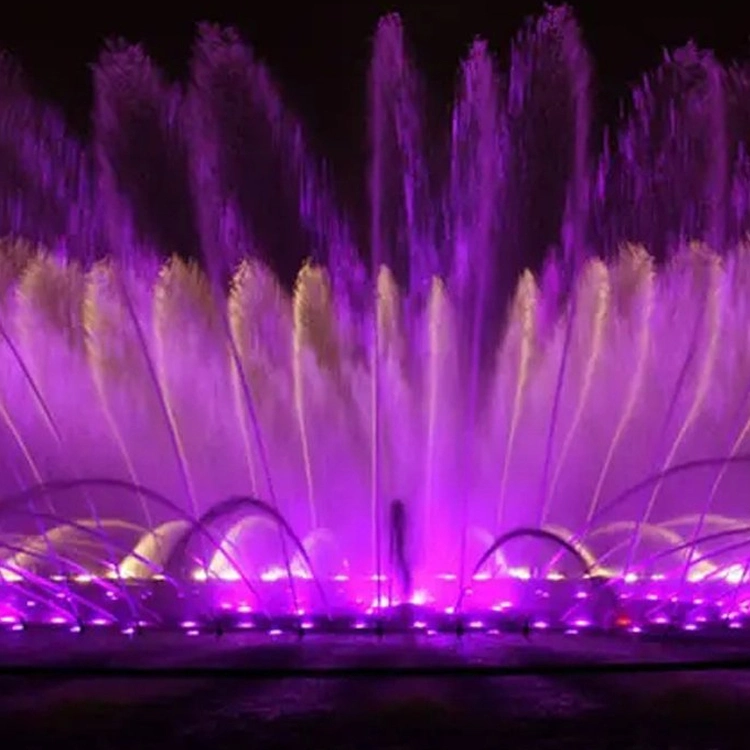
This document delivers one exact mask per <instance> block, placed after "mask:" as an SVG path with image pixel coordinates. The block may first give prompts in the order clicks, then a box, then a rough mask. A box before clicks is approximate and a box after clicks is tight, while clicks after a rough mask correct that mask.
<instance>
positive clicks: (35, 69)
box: [0, 0, 750, 148]
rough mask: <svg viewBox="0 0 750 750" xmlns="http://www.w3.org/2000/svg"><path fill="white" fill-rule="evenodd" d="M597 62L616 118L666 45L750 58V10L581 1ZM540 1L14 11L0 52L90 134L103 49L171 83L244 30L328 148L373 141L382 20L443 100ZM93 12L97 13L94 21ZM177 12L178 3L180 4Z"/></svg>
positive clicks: (604, 96)
mask: <svg viewBox="0 0 750 750" xmlns="http://www.w3.org/2000/svg"><path fill="white" fill-rule="evenodd" d="M571 5H572V6H573V7H574V8H575V10H576V14H577V17H578V19H579V22H580V24H581V26H582V28H583V32H584V36H585V38H586V41H587V43H588V44H589V47H590V49H591V51H592V53H593V56H594V58H595V61H596V68H597V75H598V83H599V90H600V100H599V106H600V108H601V109H602V111H603V112H604V113H605V114H606V115H609V114H610V113H612V112H614V111H615V108H616V103H617V100H618V98H619V97H621V96H622V95H623V93H624V92H626V91H627V85H628V83H631V82H634V81H636V80H637V79H638V78H639V77H640V75H641V73H642V72H644V71H645V70H647V69H649V68H652V67H654V66H655V65H656V64H657V63H658V61H659V59H660V57H661V55H662V52H661V50H662V48H663V47H665V46H666V47H669V48H672V47H675V46H679V45H681V44H684V43H685V42H686V41H687V40H688V39H691V38H692V39H694V40H695V41H696V42H697V43H698V44H699V45H700V46H705V47H711V48H712V49H715V50H716V51H717V53H718V54H719V56H720V57H721V58H722V59H730V58H735V57H745V56H747V57H750V49H748V48H749V47H750V44H749V41H748V40H749V39H750V7H744V8H743V5H744V4H742V3H726V2H719V3H713V4H707V3H704V2H696V3H692V4H687V5H686V4H684V3H682V4H678V3H675V2H673V1H672V2H665V0H655V1H654V2H651V3H643V2H639V3H637V4H635V5H634V4H633V3H627V4H625V3H622V4H614V3H608V2H603V1H602V0H590V1H589V2H585V1H581V2H573V3H571ZM543 6H544V4H543V3H542V2H530V1H529V0H526V1H525V2H521V0H495V2H491V1H490V0H485V2H478V1H477V0H463V1H462V2H453V3H448V2H435V1H433V2H429V1H427V0H424V1H423V2H410V1H408V0H405V1H403V2H400V3H384V2H370V1H369V0H350V2H319V3H309V4H306V5H305V4H302V3H291V2H287V1H286V0H276V1H275V2H271V3H244V4H241V3H221V2H215V3H203V4H201V3H189V4H185V6H184V7H183V8H181V7H180V6H179V5H175V6H174V10H171V9H170V10H169V11H168V10H167V8H166V7H165V6H161V5H159V4H158V3H157V4H145V3H142V2H133V3H125V4H116V3H104V4H98V5H88V4H86V5H84V4H83V3H81V4H80V5H79V6H78V8H77V7H76V3H75V2H71V3H59V4H56V6H48V5H41V4H37V3H35V2H29V3H20V4H18V3H16V4H14V6H13V9H12V12H11V11H9V12H8V14H7V17H5V18H3V19H2V23H0V47H3V48H5V49H6V50H8V51H10V52H11V54H12V55H14V56H15V57H16V58H17V59H19V60H20V61H21V63H22V66H23V68H24V69H25V70H26V72H27V74H28V76H29V78H30V79H31V81H32V82H33V85H34V86H35V87H36V89H37V90H38V92H39V94H40V95H42V96H44V97H45V98H47V99H50V100H51V101H54V102H55V103H57V104H58V105H61V106H63V107H64V109H65V111H66V113H67V115H68V118H69V120H70V121H71V123H72V124H73V125H74V127H75V128H76V129H77V130H78V131H83V132H85V130H86V129H87V128H88V124H89V112H90V106H91V76H90V70H89V66H90V64H91V63H92V62H94V61H95V60H96V57H97V55H98V52H99V51H100V50H101V48H102V45H103V43H104V41H105V40H106V39H107V38H112V37H124V38H126V39H127V40H129V41H133V42H135V41H140V42H143V43H144V44H145V45H146V48H147V49H148V51H149V52H150V53H151V54H152V56H153V57H154V58H156V60H158V61H159V63H160V64H161V65H162V66H163V67H164V68H165V69H166V70H167V71H168V73H169V74H170V75H172V76H175V77H178V76H182V75H184V74H185V72H186V69H187V62H188V59H189V54H190V47H191V44H192V41H193V37H194V30H195V24H196V22H198V21H201V20H210V21H216V22H219V23H225V24H231V25H234V26H236V27H237V28H239V29H240V31H241V32H242V35H243V36H244V37H245V39H246V40H247V41H248V42H250V43H251V44H252V45H253V47H254V48H255V50H256V52H257V53H258V55H259V56H260V57H262V58H263V59H264V60H266V62H267V63H268V64H269V65H270V67H271V69H272V70H273V72H274V74H275V75H276V78H277V79H278V80H279V81H280V82H281V84H282V87H283V90H284V92H285V96H286V100H287V102H288V103H289V104H290V105H291V106H292V108H293V109H294V110H296V111H297V112H298V113H300V114H301V115H302V116H303V118H304V120H305V122H306V123H307V125H308V128H309V129H310V134H311V136H312V138H313V141H314V142H315V141H318V142H319V144H320V145H321V146H323V147H324V148H327V147H329V146H330V145H331V144H338V143H340V142H341V141H342V139H343V140H344V141H347V142H356V141H358V140H361V139H363V138H364V133H365V124H364V118H363V114H364V103H365V95H366V94H365V76H366V69H367V64H368V59H369V45H370V37H371V34H372V32H373V29H374V27H375V24H376V22H377V19H378V17H379V16H381V15H383V14H384V13H387V12H389V11H392V10H398V11H399V12H400V13H401V15H402V16H403V18H404V21H405V25H406V28H407V32H408V36H409V38H410V40H411V43H412V49H413V51H414V54H415V56H416V59H417V61H418V63H419V66H420V68H421V70H422V71H423V72H424V74H425V75H426V77H427V79H428V80H429V81H430V83H431V86H432V90H433V91H435V92H439V93H441V94H442V93H445V98H446V100H447V99H448V98H449V96H448V93H449V92H450V91H451V88H452V85H453V82H454V80H455V72H456V69H457V64H458V60H459V58H460V57H461V55H462V54H463V53H464V51H465V50H466V49H467V46H468V44H469V43H470V41H471V40H472V38H473V37H475V36H481V37H484V38H487V39H488V40H489V41H490V44H491V46H492V48H493V50H494V51H495V52H497V53H498V54H499V55H500V56H501V57H502V56H503V55H505V54H506V53H507V51H508V45H509V41H510V39H511V37H512V36H513V34H514V33H515V32H516V31H517V30H518V28H519V26H520V25H521V23H522V21H523V19H524V17H526V16H528V15H532V14H537V13H539V12H541V10H542V8H543ZM90 8H94V9H95V10H94V11H93V12H92V11H91V10H90ZM170 8H171V6H170Z"/></svg>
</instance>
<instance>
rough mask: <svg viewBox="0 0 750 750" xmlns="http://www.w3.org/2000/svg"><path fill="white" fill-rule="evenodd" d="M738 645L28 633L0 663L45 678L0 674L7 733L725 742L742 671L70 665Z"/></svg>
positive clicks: (60, 743)
mask: <svg viewBox="0 0 750 750" xmlns="http://www.w3.org/2000/svg"><path fill="white" fill-rule="evenodd" d="M746 652H747V649H743V648H741V647H740V646H736V645H735V646H726V647H723V648H717V646H716V645H715V644H712V645H711V646H710V647H708V646H705V645H702V644H700V643H694V644H682V645H678V644H671V645H665V644H662V643H653V642H652V643H648V642H643V641H626V640H623V641H618V640H611V639H602V638H594V637H570V636H568V637H565V636H543V637H539V638H535V639H534V640H532V641H531V642H526V641H524V640H523V639H522V638H519V637H515V636H502V637H495V638H490V637H472V638H470V639H464V640H463V641H461V642H458V641H456V640H455V639H452V638H451V639H441V640H438V639H432V640H430V639H424V640H420V641H406V640H405V639H401V638H399V639H390V640H389V639H386V640H384V641H383V642H380V643H378V642H377V641H372V640H369V639H358V640H357V639H351V638H337V639H332V638H315V637H312V638H308V639H306V640H305V641H304V642H298V641H297V640H296V639H292V638H289V639H285V638H279V639H277V640H275V641H274V642H273V643H272V644H271V645H268V642H267V640H265V641H264V640H261V639H259V638H258V637H254V636H248V637H239V636H238V637H235V636H227V637H224V638H223V639H221V640H216V639H214V638H213V637H209V636H201V637H196V638H186V637H177V636H174V635H145V636H142V637H141V638H139V639H134V640H132V641H128V640H126V639H121V638H116V637H114V636H108V635H104V634H98V633H86V634H84V635H83V636H79V637H77V638H72V637H70V636H68V635H62V634H60V635H58V636H50V635H45V636H41V635H31V634H25V635H22V636H21V637H20V638H17V639H15V641H12V640H10V639H9V638H8V637H7V636H5V637H4V639H3V642H2V643H0V665H2V666H8V665H12V664H17V665H23V664H30V663H35V664H49V665H53V664H56V665H58V666H59V667H61V668H65V669H67V670H68V671H66V672H62V671H61V672H60V674H59V675H58V676H56V677H45V678H44V679H42V678H30V677H28V676H26V677H10V676H7V674H6V675H5V676H3V677H2V679H0V682H2V685H1V686H0V696H1V697H0V721H2V725H3V727H4V733H5V735H6V737H9V738H13V742H12V743H11V744H9V745H8V747H11V746H12V747H52V746H55V747H81V748H83V747H85V748H151V747H154V748H156V747H160V748H164V747H186V748H198V747H212V748H217V749H218V748H234V747H247V748H253V750H255V749H256V748H266V747H268V748H295V750H296V749H298V748H320V749H321V750H322V749H325V750H337V749H338V748H352V749H353V750H365V749H366V748H394V749H395V748H403V749H405V748H444V747H445V748H449V747H450V748H455V747H459V748H466V749H467V750H469V748H472V749H474V748H477V749H479V748H503V747H512V748H582V749H583V748H609V747H612V748H662V747H664V748H730V747H738V748H740V747H742V748H744V747H747V729H746V725H747V720H746V717H747V715H748V711H750V672H744V671H708V672H700V673H697V672H687V673H667V674H640V675H623V674H617V675H582V674H576V673H575V672H574V671H571V672H570V673H569V674H564V673H562V674H556V675H552V676H533V675H530V676H513V677H501V678H486V677H476V676H456V677H452V678H450V677H441V678H437V677H427V678H425V677H417V678H405V677H403V676H401V677H393V676H390V677H389V676H387V675H386V676H383V677H379V678H377V679H372V678H368V679H356V678H352V677H349V678H347V679H302V678H294V679H269V680H246V679H244V680H243V679H239V678H237V679H230V678H226V677H225V676H221V675H217V676H214V677H211V676H205V677H204V678H202V679H172V678H170V677H169V676H167V673H165V674H164V676H156V677H154V676H150V677H148V678H141V679H135V678H122V677H116V678H114V677H99V678H76V675H75V672H74V669H75V668H76V667H86V666H94V667H97V666H111V667H160V668H165V669H168V668H170V667H171V668H174V667H185V666H194V667H217V668H227V669H234V668H238V667H262V668H266V669H268V668H275V669H279V670H282V669H285V668H295V669H298V668H300V667H336V668H338V667H354V666H364V667H388V666H391V667H396V668H402V669H403V668H404V667H410V666H411V667H415V666H416V667H420V666H421V667H426V666H455V667H458V666H461V665H468V666H477V665H480V666H481V665H484V666H489V665H502V664H505V665H519V666H520V665H528V666H532V665H540V666H542V667H545V666H547V667H548V666H550V665H555V664H557V665H563V664H571V665H574V664H580V663H605V662H621V661H624V660H631V661H641V662H642V661H665V662H674V661H676V660H690V661H693V660H695V659H700V658H708V657H711V658H723V659H726V658H738V659H739V658H742V657H744V655H745V653H746Z"/></svg>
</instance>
